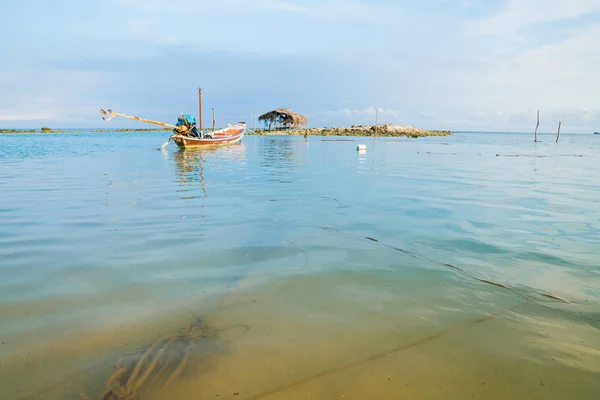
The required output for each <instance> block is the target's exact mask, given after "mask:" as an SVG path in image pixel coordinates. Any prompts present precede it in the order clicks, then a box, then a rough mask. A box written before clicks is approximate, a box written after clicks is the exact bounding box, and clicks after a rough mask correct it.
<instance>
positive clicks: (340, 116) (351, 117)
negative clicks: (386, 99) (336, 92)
mask: <svg viewBox="0 0 600 400" xmlns="http://www.w3.org/2000/svg"><path fill="white" fill-rule="evenodd" d="M318 117H319V118H317V120H321V121H322V122H323V124H324V125H326V126H329V125H331V123H330V121H331V120H332V119H333V120H334V122H335V121H336V120H337V121H338V122H339V123H341V124H347V123H352V124H355V125H361V124H365V125H371V124H375V118H376V117H377V119H378V121H379V123H382V124H396V123H400V122H402V112H401V111H400V110H396V109H393V108H375V107H373V106H370V107H366V108H362V109H350V108H342V109H338V110H330V111H326V112H325V113H322V114H321V115H319V116H318ZM335 125H339V124H338V123H335Z"/></svg>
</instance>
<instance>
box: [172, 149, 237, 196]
mask: <svg viewBox="0 0 600 400" xmlns="http://www.w3.org/2000/svg"><path fill="white" fill-rule="evenodd" d="M173 160H174V161H175V168H176V170H177V175H178V180H177V181H178V182H179V183H180V184H181V186H182V187H184V188H185V189H181V190H180V191H181V192H186V191H191V190H192V189H191V187H194V186H196V185H197V184H200V187H201V188H202V193H203V197H204V198H206V197H208V193H207V190H206V186H207V185H206V178H205V171H204V168H205V164H206V162H212V163H215V164H217V165H218V166H221V167H222V166H223V165H228V164H238V165H240V164H241V165H244V164H245V163H246V147H245V146H244V144H243V143H239V144H235V145H229V146H223V147H211V148H197V149H179V150H178V151H177V152H176V153H175V154H174V155H173ZM196 197H197V196H194V197H193V198H196Z"/></svg>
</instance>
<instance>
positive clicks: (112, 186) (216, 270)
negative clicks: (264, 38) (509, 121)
mask: <svg viewBox="0 0 600 400" xmlns="http://www.w3.org/2000/svg"><path fill="white" fill-rule="evenodd" d="M167 135H168V134H167V133H165V132H162V133H155V132H153V133H81V134H64V135H61V134H55V135H43V136H42V135H1V136H0V343H1V344H0V398H1V399H78V398H79V396H80V393H81V392H85V393H87V395H88V396H89V397H90V398H92V399H97V398H106V399H109V398H110V399H113V398H114V399H126V398H134V397H133V395H136V396H139V398H140V399H142V400H143V399H218V398H221V399H226V398H232V399H265V400H267V399H290V400H291V399H342V398H343V399H361V400H362V399H386V400H387V399H401V398H402V399H404V398H406V399H472V398H476V399H523V398H527V399H578V400H583V399H594V400H596V399H598V398H600V258H599V254H600V207H599V206H598V205H599V204H600V179H599V174H600V137H599V136H597V135H596V136H594V135H563V136H562V137H561V142H560V143H558V144H556V143H554V137H551V136H542V137H541V139H542V143H537V144H534V143H533V141H532V137H531V135H522V134H456V135H453V136H450V137H432V138H424V139H404V138H393V139H392V138H390V139H385V138H377V139H373V138H336V137H321V138H316V137H311V138H309V140H305V139H304V138H302V137H253V136H250V137H246V138H245V139H244V141H243V143H242V144H239V145H233V146H230V147H224V148H220V149H213V150H185V151H181V150H178V149H177V148H176V147H175V145H174V144H172V143H171V144H170V145H169V146H168V147H167V149H166V150H165V151H161V150H159V149H158V147H159V146H160V145H161V144H162V143H163V142H164V140H165V139H166V137H167ZM358 144H365V145H366V146H367V151H366V152H357V151H356V147H357V145H358ZM199 321H201V322H199ZM190 324H192V327H191V329H186V327H187V326H189V325H190ZM177 334H178V336H177ZM164 338H166V339H164ZM153 344H154V345H155V346H154V347H151V346H153ZM119 359H121V361H120V362H119ZM136 366H137V369H136ZM119 374H120V375H119ZM111 376H112V378H111ZM119 387H120V389H118V388H119ZM106 388H108V389H111V388H112V392H110V391H107V392H105V393H104V397H101V396H102V393H103V391H105V390H106ZM119 390H120V391H119ZM110 396H114V397H110ZM127 396H132V397H127Z"/></svg>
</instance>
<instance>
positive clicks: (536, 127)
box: [533, 110, 540, 142]
mask: <svg viewBox="0 0 600 400" xmlns="http://www.w3.org/2000/svg"><path fill="white" fill-rule="evenodd" d="M539 126H540V110H538V112H537V125H536V126H535V139H534V140H533V141H534V142H537V141H538V140H537V131H538V128H539Z"/></svg>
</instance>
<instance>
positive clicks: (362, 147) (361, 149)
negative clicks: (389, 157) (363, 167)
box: [356, 144, 367, 151]
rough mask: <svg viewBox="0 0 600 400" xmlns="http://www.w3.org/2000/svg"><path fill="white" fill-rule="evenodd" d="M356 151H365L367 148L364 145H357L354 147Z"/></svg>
mask: <svg viewBox="0 0 600 400" xmlns="http://www.w3.org/2000/svg"><path fill="white" fill-rule="evenodd" d="M356 150H358V151H365V150H367V146H366V145H364V144H359V145H358V146H357V147H356Z"/></svg>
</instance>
